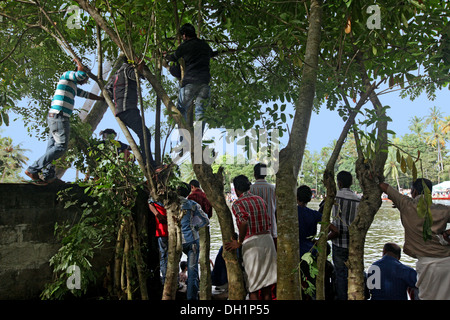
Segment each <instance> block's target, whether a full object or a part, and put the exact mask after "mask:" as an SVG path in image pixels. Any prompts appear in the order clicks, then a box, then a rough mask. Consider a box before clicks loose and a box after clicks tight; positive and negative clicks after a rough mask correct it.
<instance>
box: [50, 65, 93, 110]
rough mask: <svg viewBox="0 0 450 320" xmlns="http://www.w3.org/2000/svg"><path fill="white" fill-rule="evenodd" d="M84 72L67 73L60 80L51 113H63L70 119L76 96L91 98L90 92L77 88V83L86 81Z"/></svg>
mask: <svg viewBox="0 0 450 320" xmlns="http://www.w3.org/2000/svg"><path fill="white" fill-rule="evenodd" d="M86 77H87V74H86V72H84V71H67V72H65V73H64V74H63V75H62V76H61V78H59V82H58V85H57V86H56V91H55V95H54V96H53V99H52V105H51V108H50V111H49V113H59V112H60V111H62V112H63V114H64V116H66V117H70V115H71V114H72V112H73V106H74V103H75V96H79V97H83V98H89V92H86V91H84V90H82V89H80V88H77V82H79V81H83V80H84V79H86Z"/></svg>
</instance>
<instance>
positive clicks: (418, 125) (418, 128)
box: [408, 116, 426, 139]
mask: <svg viewBox="0 0 450 320" xmlns="http://www.w3.org/2000/svg"><path fill="white" fill-rule="evenodd" d="M409 122H410V125H409V127H408V128H409V130H411V131H412V132H413V133H415V134H416V135H417V137H418V138H419V139H421V138H422V136H423V135H424V133H425V127H426V125H425V122H424V120H423V118H419V117H418V116H414V117H412V118H411V120H409Z"/></svg>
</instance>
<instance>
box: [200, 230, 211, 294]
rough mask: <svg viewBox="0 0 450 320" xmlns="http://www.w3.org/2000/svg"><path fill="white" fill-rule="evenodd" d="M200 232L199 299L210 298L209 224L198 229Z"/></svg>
mask: <svg viewBox="0 0 450 320" xmlns="http://www.w3.org/2000/svg"><path fill="white" fill-rule="evenodd" d="M199 234H200V259H199V263H200V293H199V294H200V300H211V295H212V287H211V267H210V262H209V253H210V251H211V250H210V248H211V234H210V228H209V225H208V226H206V227H204V228H201V229H200V230H199Z"/></svg>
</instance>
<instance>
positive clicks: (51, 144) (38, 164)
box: [27, 114, 70, 180]
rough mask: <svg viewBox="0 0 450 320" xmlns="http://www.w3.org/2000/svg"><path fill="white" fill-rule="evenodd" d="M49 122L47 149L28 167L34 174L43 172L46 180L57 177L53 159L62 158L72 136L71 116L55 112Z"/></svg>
mask: <svg viewBox="0 0 450 320" xmlns="http://www.w3.org/2000/svg"><path fill="white" fill-rule="evenodd" d="M47 123H48V127H49V130H50V134H49V139H48V144H47V150H46V151H45V154H44V155H43V156H42V157H40V158H39V159H38V160H36V161H35V162H34V163H33V164H32V165H31V166H29V167H28V169H27V171H28V172H30V173H32V174H37V173H39V172H42V175H43V176H44V180H49V179H52V178H54V177H55V167H54V165H53V161H54V160H57V159H59V158H61V157H62V156H63V155H64V153H66V151H67V147H68V145H69V137H70V119H69V117H65V116H63V115H60V114H55V115H54V117H48V119H47Z"/></svg>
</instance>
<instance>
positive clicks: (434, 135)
mask: <svg viewBox="0 0 450 320" xmlns="http://www.w3.org/2000/svg"><path fill="white" fill-rule="evenodd" d="M441 118H442V113H441V111H440V109H439V108H437V107H433V108H431V109H430V115H429V116H428V117H427V120H426V124H427V125H429V124H431V132H428V133H427V139H426V141H427V144H429V145H430V146H432V147H433V148H436V151H437V169H438V182H440V173H441V172H442V171H443V170H444V162H443V159H442V150H444V149H445V140H446V139H445V134H444V132H443V131H442V129H441V127H440V123H441V122H442V120H441Z"/></svg>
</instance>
